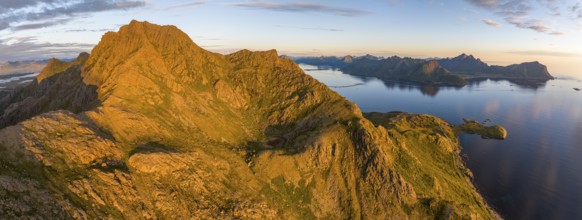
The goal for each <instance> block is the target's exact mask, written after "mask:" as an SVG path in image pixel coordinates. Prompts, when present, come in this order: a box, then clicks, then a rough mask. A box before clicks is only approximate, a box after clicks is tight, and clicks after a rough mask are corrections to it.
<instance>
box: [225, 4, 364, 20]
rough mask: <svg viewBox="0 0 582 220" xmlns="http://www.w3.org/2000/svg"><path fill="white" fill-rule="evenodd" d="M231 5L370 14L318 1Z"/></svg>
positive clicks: (359, 14)
mask: <svg viewBox="0 0 582 220" xmlns="http://www.w3.org/2000/svg"><path fill="white" fill-rule="evenodd" d="M229 5H231V6H236V7H245V8H250V9H262V10H270V11H282V12H299V13H305V12H316V13H323V14H332V15H337V16H346V17H353V16H361V15H366V14H370V12H369V11H364V10H358V9H351V8H340V7H334V6H329V5H323V4H318V3H310V2H289V3H272V2H265V1H253V2H244V3H231V4H229Z"/></svg>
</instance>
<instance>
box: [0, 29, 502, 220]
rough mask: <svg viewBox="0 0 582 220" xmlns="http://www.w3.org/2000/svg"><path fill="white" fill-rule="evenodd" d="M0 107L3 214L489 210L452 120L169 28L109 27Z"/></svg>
mask: <svg viewBox="0 0 582 220" xmlns="http://www.w3.org/2000/svg"><path fill="white" fill-rule="evenodd" d="M402 65H406V64H402ZM403 68H404V67H403ZM415 68H416V69H415V71H416V72H418V74H433V73H434V74H440V73H438V72H439V71H442V70H441V68H440V67H439V66H438V65H437V64H436V63H434V62H430V63H428V64H426V65H422V64H419V65H416V66H415ZM0 113H1V116H0V121H1V122H2V124H1V127H2V129H1V130H0V154H2V157H0V195H2V196H0V216H4V217H6V218H17V217H18V218H43V219H44V218H48V219H70V218H73V219H87V218H88V219H103V218H107V219H125V218H129V219H185V218H200V219H214V218H219V219H321V218H329V219H340V218H341V219H345V218H348V219H394V218H396V219H401V218H411V219H427V218H454V219H467V218H481V219H492V218H495V213H494V212H493V211H492V210H491V209H490V208H488V206H487V205H486V203H485V202H484V200H483V198H482V197H481V196H480V195H479V193H478V192H477V191H476V189H475V187H474V186H473V184H472V182H471V181H470V176H471V172H470V171H469V170H468V169H467V168H466V167H465V166H464V163H463V161H462V160H461V158H460V156H459V153H460V146H459V142H458V139H457V138H456V136H455V133H454V132H455V131H453V130H452V128H451V126H450V125H449V124H448V123H447V122H445V121H443V120H441V119H438V118H436V117H434V116H429V115H412V114H397V113H385V114H383V113H374V114H366V115H363V114H362V113H361V111H360V110H359V108H358V107H357V106H356V105H354V104H353V103H350V102H349V101H347V100H346V99H344V98H343V97H341V96H340V95H338V94H337V93H335V92H333V91H332V90H330V89H329V88H328V87H327V86H325V85H323V84H322V83H320V82H318V81H317V80H315V79H313V78H312V77H310V76H308V75H306V74H305V73H304V72H303V71H302V70H301V68H300V67H299V66H298V65H297V64H296V63H294V62H293V61H292V60H290V59H288V58H280V57H278V54H277V52H276V51H274V50H271V51H263V52H251V51H248V50H242V51H239V52H236V53H233V54H230V55H226V56H225V55H221V54H216V53H212V52H208V51H205V50H204V49H202V48H200V47H198V46H197V45H196V44H195V43H194V42H192V40H191V39H190V38H189V37H188V36H187V35H186V34H185V33H183V32H182V31H180V30H179V29H177V28H176V27H174V26H158V25H154V24H150V23H147V22H137V21H132V22H131V23H130V24H129V25H126V26H123V27H121V29H120V30H119V31H118V32H108V33H106V34H105V35H104V36H103V37H102V39H101V41H100V43H99V44H98V45H97V46H96V47H95V48H94V49H93V50H92V52H91V54H85V53H83V54H80V55H79V57H78V58H77V59H76V60H73V61H70V62H61V61H58V60H52V61H51V62H49V64H48V65H47V67H45V69H43V71H42V73H41V74H40V75H39V76H38V77H37V78H36V80H35V81H34V82H33V83H32V84H30V85H29V86H26V87H24V88H21V89H19V90H17V91H14V92H13V93H12V94H10V96H9V98H6V99H3V100H0ZM366 117H367V118H369V119H370V120H369V119H367V118H366Z"/></svg>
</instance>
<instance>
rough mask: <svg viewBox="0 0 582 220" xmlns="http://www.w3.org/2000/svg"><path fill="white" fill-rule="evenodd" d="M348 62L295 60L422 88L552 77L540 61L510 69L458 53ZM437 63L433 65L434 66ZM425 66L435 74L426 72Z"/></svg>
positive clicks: (325, 58) (364, 59)
mask: <svg viewBox="0 0 582 220" xmlns="http://www.w3.org/2000/svg"><path fill="white" fill-rule="evenodd" d="M350 58H351V59H349V61H350V62H346V61H345V60H346V59H342V58H339V57H318V58H313V57H298V58H295V59H294V60H295V62H297V63H303V64H308V65H315V66H330V67H334V68H339V69H341V70H342V71H343V72H345V73H347V74H350V75H356V76H366V77H377V78H380V79H384V80H390V81H404V82H414V83H420V84H423V85H450V86H464V85H465V84H467V82H466V81H467V80H484V79H505V80H510V81H513V82H516V83H525V84H528V83H539V82H545V81H547V80H550V79H554V77H553V76H552V75H551V74H550V73H549V72H548V68H547V67H546V66H545V65H543V64H541V63H539V62H529V63H521V64H514V65H510V66H505V67H504V66H489V65H488V64H487V63H484V62H483V61H481V60H480V59H478V58H475V57H474V56H473V55H467V54H461V55H459V56H457V57H454V58H445V59H413V58H400V57H397V56H393V57H389V58H384V59H382V58H378V57H374V56H371V55H366V56H362V57H353V58H352V57H351V56H350ZM434 62H436V64H435V63H434ZM421 65H425V66H427V67H429V69H431V70H434V72H427V71H426V70H427V69H426V68H424V67H420V66H421Z"/></svg>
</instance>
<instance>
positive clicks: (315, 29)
mask: <svg viewBox="0 0 582 220" xmlns="http://www.w3.org/2000/svg"><path fill="white" fill-rule="evenodd" d="M275 27H278V28H293V29H299V30H308V31H330V32H342V31H344V30H343V29H337V28H323V27H291V26H283V25H276V26H275Z"/></svg>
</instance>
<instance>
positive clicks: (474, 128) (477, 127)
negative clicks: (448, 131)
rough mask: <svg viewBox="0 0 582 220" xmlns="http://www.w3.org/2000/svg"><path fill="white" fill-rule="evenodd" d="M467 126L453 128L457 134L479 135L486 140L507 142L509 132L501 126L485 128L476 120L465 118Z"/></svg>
mask: <svg viewBox="0 0 582 220" xmlns="http://www.w3.org/2000/svg"><path fill="white" fill-rule="evenodd" d="M463 121H465V124H462V125H456V126H453V130H454V131H455V133H457V134H458V133H460V132H464V133H468V134H478V135H481V138H484V139H499V140H505V138H507V130H505V128H504V127H501V126H499V125H493V126H485V125H483V124H481V123H479V122H478V121H476V120H471V119H468V118H464V119H463Z"/></svg>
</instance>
